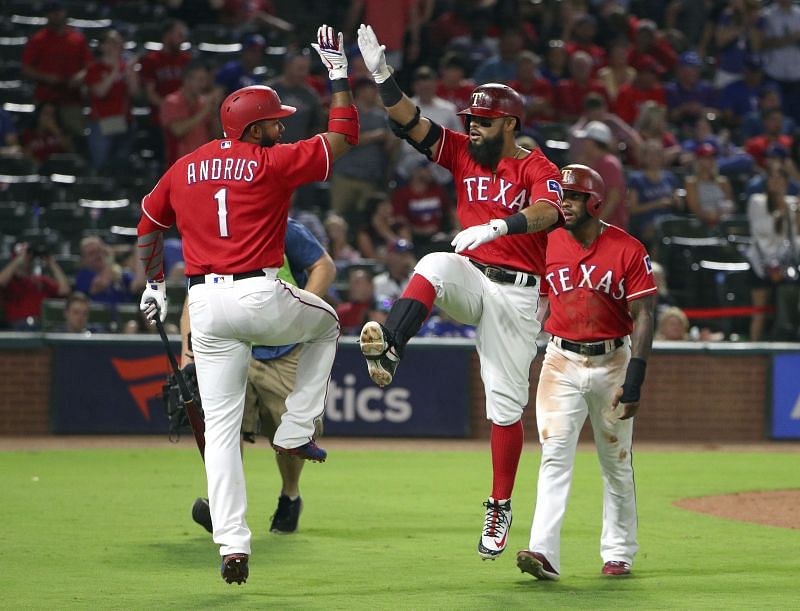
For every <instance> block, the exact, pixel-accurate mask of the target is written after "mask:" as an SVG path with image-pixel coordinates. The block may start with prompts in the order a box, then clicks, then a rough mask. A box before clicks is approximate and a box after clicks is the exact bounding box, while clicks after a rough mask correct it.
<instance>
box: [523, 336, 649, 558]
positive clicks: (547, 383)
mask: <svg viewBox="0 0 800 611" xmlns="http://www.w3.org/2000/svg"><path fill="white" fill-rule="evenodd" d="M629 359H630V348H629V347H628V342H627V341H626V343H625V345H623V346H621V347H620V348H617V349H616V350H613V351H612V352H610V353H608V354H604V355H601V356H589V357H587V356H582V355H580V354H577V353H575V352H569V351H567V350H563V349H562V348H560V347H558V346H557V345H556V344H555V343H553V342H552V341H551V342H549V343H548V344H547V352H546V353H545V358H544V363H543V365H542V372H541V375H540V377H539V387H538V390H537V393H536V420H537V424H538V427H539V441H540V442H541V444H542V463H541V466H540V468H539V483H538V487H537V492H536V510H535V512H534V516H533V525H532V527H531V539H530V546H529V549H530V550H531V551H534V552H541V553H542V554H544V556H545V557H546V558H547V559H548V560H549V561H550V563H551V564H552V565H553V568H554V569H555V570H556V571H559V572H560V571H561V525H562V523H563V521H564V513H565V511H566V509H567V499H568V497H569V490H570V485H571V483H572V469H573V466H574V463H575V450H576V447H577V444H578V435H579V433H580V431H581V428H582V427H583V423H584V422H585V421H586V416H587V414H588V416H589V419H590V420H591V423H592V430H593V432H594V440H595V445H596V446H597V455H598V457H599V459H600V468H601V471H602V474H603V530H602V533H601V536H600V556H601V557H602V559H603V562H604V563H605V562H608V561H610V560H621V561H623V562H627V563H629V564H632V563H633V556H634V554H636V550H637V549H638V548H639V546H638V545H637V543H636V528H637V519H636V491H635V487H634V480H633V462H632V457H631V443H632V437H633V418H630V419H628V420H619V419H618V418H617V417H616V416H617V415H618V414H619V411H617V413H616V414H614V413H612V412H611V400H612V398H613V396H614V393H615V392H616V390H617V388H619V387H620V386H621V385H622V382H623V381H624V380H625V370H626V368H627V365H628V360H629Z"/></svg>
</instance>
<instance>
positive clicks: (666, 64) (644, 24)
mask: <svg viewBox="0 0 800 611" xmlns="http://www.w3.org/2000/svg"><path fill="white" fill-rule="evenodd" d="M634 31H635V33H634V36H633V44H632V45H631V48H630V49H628V64H629V65H631V66H634V67H635V66H636V64H637V63H638V62H639V61H641V59H642V57H643V56H645V55H647V56H649V57H652V58H653V59H655V60H656V61H657V62H658V63H659V65H661V66H663V68H664V70H665V71H666V72H671V71H672V69H673V68H674V67H675V66H676V65H677V64H678V53H677V52H676V51H675V49H673V48H672V47H671V46H670V43H669V41H668V40H667V39H666V37H665V36H664V35H662V34H661V33H660V32H659V31H658V29H657V27H656V24H655V23H654V22H653V21H651V20H650V19H642V20H640V21H639V22H638V23H637V24H636V27H635V30H634Z"/></svg>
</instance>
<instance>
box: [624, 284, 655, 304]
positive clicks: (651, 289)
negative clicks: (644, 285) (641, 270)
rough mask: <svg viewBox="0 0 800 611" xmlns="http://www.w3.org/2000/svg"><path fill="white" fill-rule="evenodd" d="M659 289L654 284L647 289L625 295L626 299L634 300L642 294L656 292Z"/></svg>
mask: <svg viewBox="0 0 800 611" xmlns="http://www.w3.org/2000/svg"><path fill="white" fill-rule="evenodd" d="M657 290H658V288H657V287H655V286H652V287H650V288H649V289H645V290H643V291H639V292H638V293H633V294H632V295H627V296H626V297H625V299H627V300H628V301H632V300H634V299H636V298H637V297H641V296H642V295H649V294H650V293H655V292H656V291H657Z"/></svg>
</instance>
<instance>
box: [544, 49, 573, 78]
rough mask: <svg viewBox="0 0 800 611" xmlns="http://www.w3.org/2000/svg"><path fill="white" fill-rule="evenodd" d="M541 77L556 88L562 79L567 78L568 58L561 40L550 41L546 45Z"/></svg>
mask: <svg viewBox="0 0 800 611" xmlns="http://www.w3.org/2000/svg"><path fill="white" fill-rule="evenodd" d="M542 76H543V77H544V78H546V79H547V80H548V81H550V84H551V85H552V86H553V87H556V86H557V85H558V84H559V83H560V82H561V80H562V79H565V78H568V77H569V56H568V55H567V46H566V45H565V44H564V41H563V40H558V39H555V40H551V41H550V42H548V43H547V54H546V55H545V59H544V67H542Z"/></svg>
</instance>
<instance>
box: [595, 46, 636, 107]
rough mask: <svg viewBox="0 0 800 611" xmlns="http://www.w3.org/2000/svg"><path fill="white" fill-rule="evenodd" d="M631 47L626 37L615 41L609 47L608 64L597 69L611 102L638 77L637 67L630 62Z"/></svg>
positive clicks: (598, 77) (599, 78)
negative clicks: (629, 50) (629, 52)
mask: <svg viewBox="0 0 800 611" xmlns="http://www.w3.org/2000/svg"><path fill="white" fill-rule="evenodd" d="M629 48H630V44H629V43H628V40H627V39H626V38H618V39H616V40H615V41H613V42H612V43H611V46H610V47H609V49H608V64H607V65H605V66H603V67H602V68H600V69H599V70H598V71H597V79H598V80H599V81H600V82H601V83H603V86H604V87H605V88H606V99H608V101H609V103H610V104H614V102H615V101H616V99H617V96H618V95H619V90H620V89H621V88H622V87H623V86H624V85H629V84H631V83H633V80H634V79H635V78H636V69H635V68H633V66H631V65H630V64H628V49H629Z"/></svg>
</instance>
